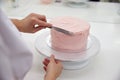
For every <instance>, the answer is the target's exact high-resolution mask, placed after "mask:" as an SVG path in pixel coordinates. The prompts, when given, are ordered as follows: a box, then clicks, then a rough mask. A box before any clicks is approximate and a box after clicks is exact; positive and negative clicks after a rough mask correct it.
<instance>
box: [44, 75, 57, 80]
mask: <svg viewBox="0 0 120 80" xmlns="http://www.w3.org/2000/svg"><path fill="white" fill-rule="evenodd" d="M45 80H56V77H54V76H52V75H46V76H45Z"/></svg>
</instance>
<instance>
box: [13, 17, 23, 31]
mask: <svg viewBox="0 0 120 80" xmlns="http://www.w3.org/2000/svg"><path fill="white" fill-rule="evenodd" d="M11 21H12V22H13V24H14V25H15V26H16V27H17V29H18V30H19V31H22V24H21V20H18V19H11Z"/></svg>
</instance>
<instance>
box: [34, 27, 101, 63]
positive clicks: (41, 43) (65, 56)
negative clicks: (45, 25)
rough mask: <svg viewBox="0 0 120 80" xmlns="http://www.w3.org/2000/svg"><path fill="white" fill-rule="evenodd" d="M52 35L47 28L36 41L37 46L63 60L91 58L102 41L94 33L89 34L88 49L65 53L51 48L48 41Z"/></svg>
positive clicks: (47, 54)
mask: <svg viewBox="0 0 120 80" xmlns="http://www.w3.org/2000/svg"><path fill="white" fill-rule="evenodd" d="M49 36H50V30H49V29H46V30H45V31H44V32H43V33H41V34H40V35H39V36H38V37H37V39H36V41H35V47H36V49H37V50H38V51H39V53H40V54H42V55H44V56H47V57H50V55H51V54H54V55H55V58H56V59H58V60H61V61H65V62H66V61H76V62H82V61H86V60H88V59H90V58H91V57H93V56H95V55H96V54H97V53H98V51H99V49H100V43H99V41H98V40H97V38H96V37H95V36H93V35H90V36H89V39H88V45H87V49H86V50H85V51H82V52H78V53H64V52H59V51H56V50H54V49H52V48H51V46H50V42H48V40H49Z"/></svg>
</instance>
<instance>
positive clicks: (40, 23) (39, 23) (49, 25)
mask: <svg viewBox="0 0 120 80" xmlns="http://www.w3.org/2000/svg"><path fill="white" fill-rule="evenodd" d="M35 24H38V25H39V26H43V27H51V26H52V24H50V23H47V22H45V21H41V20H39V19H36V22H35Z"/></svg>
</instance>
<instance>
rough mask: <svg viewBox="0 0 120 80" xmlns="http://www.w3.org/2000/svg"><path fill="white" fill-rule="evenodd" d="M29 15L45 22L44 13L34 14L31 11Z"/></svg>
mask: <svg viewBox="0 0 120 80" xmlns="http://www.w3.org/2000/svg"><path fill="white" fill-rule="evenodd" d="M30 16H33V17H36V18H37V19H40V20H42V21H45V22H46V16H45V15H40V14H36V13H31V14H30Z"/></svg>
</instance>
